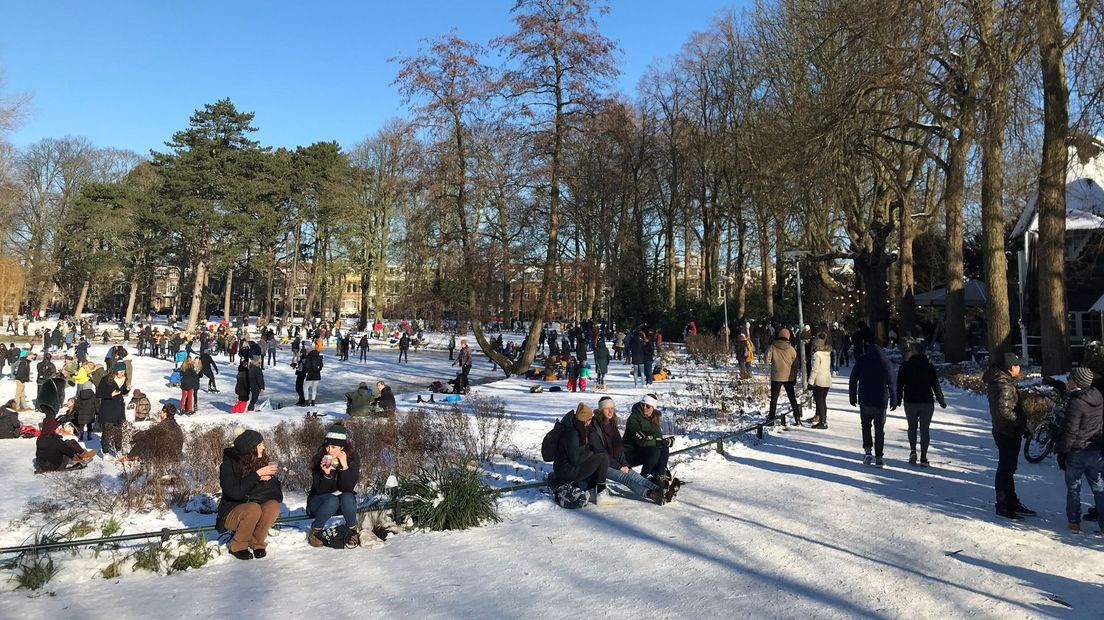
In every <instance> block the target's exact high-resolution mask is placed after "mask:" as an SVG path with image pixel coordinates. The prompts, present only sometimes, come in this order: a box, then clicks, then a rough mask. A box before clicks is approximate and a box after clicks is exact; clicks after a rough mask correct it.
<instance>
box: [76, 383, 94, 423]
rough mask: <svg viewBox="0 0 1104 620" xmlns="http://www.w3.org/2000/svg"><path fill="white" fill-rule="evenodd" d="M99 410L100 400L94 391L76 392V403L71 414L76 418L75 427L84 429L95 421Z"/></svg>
mask: <svg viewBox="0 0 1104 620" xmlns="http://www.w3.org/2000/svg"><path fill="white" fill-rule="evenodd" d="M99 410H100V399H99V397H98V396H96V392H95V391H94V390H77V402H76V404H74V405H73V413H74V414H75V415H76V416H77V427H78V428H84V427H86V426H88V425H89V424H91V423H92V422H93V421H95V419H96V414H97V413H98V412H99Z"/></svg>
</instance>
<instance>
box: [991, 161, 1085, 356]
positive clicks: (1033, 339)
mask: <svg viewBox="0 0 1104 620" xmlns="http://www.w3.org/2000/svg"><path fill="white" fill-rule="evenodd" d="M1012 238H1013V243H1019V244H1020V250H1019V252H1018V258H1019V272H1020V273H1021V274H1024V275H1025V276H1026V277H1022V278H1020V283H1019V289H1020V290H1019V294H1020V307H1021V308H1022V311H1023V314H1022V320H1023V322H1024V324H1025V325H1026V326H1027V334H1028V341H1029V344H1030V345H1032V351H1031V355H1032V357H1033V358H1035V359H1038V356H1039V352H1038V350H1037V344H1038V337H1039V316H1038V253H1037V244H1038V239H1039V215H1038V211H1037V209H1036V199H1035V198H1033V199H1032V200H1031V201H1029V202H1028V204H1027V208H1025V209H1024V211H1023V213H1022V214H1021V215H1020V218H1019V220H1017V222H1016V227H1015V228H1014V229H1013V231H1012ZM1102 250H1104V154H1100V155H1097V156H1096V157H1093V158H1090V159H1088V160H1087V161H1082V160H1081V159H1080V158H1079V157H1078V154H1077V150H1076V149H1074V148H1072V147H1071V148H1070V164H1069V169H1068V170H1067V173H1066V310H1067V312H1068V313H1069V334H1070V341H1071V343H1072V344H1073V347H1074V357H1075V358H1076V357H1079V356H1080V352H1079V349H1080V348H1081V347H1083V346H1084V344H1085V343H1086V342H1089V341H1091V340H1099V339H1100V338H1101V335H1102V334H1101V327H1102V322H1101V317H1100V316H1099V314H1100V310H1101V308H1104V301H1102V298H1104V254H1102ZM1015 319H1016V317H1015V316H1014V317H1013V320H1015Z"/></svg>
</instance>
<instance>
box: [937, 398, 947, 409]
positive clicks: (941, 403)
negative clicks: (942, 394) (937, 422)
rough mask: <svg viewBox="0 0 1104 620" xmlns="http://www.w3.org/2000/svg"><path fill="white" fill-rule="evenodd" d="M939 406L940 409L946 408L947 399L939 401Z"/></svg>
mask: <svg viewBox="0 0 1104 620" xmlns="http://www.w3.org/2000/svg"><path fill="white" fill-rule="evenodd" d="M939 408H940V409H946V408H947V401H944V400H941V401H939Z"/></svg>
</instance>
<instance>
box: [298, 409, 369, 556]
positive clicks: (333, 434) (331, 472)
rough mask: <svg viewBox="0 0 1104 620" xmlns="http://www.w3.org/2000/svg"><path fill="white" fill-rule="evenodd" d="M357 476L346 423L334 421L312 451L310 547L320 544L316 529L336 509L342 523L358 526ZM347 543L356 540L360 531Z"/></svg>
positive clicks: (324, 522) (355, 460)
mask: <svg viewBox="0 0 1104 620" xmlns="http://www.w3.org/2000/svg"><path fill="white" fill-rule="evenodd" d="M359 480H360V459H359V458H357V455H356V452H355V451H354V450H353V446H352V445H350V444H349V441H348V438H347V437H346V432H345V426H344V425H343V424H334V425H333V426H331V427H330V429H329V430H328V431H326V438H325V440H324V441H323V444H322V446H321V447H320V448H318V452H317V453H316V454H315V455H314V463H313V465H312V468H311V488H310V492H309V493H308V494H307V514H309V515H311V516H313V517H314V522H313V523H312V524H311V529H310V535H309V536H308V538H307V541H308V542H309V543H310V544H311V546H312V547H321V546H322V544H323V543H322V540H321V539H319V538H318V532H319V531H321V530H322V528H324V527H326V521H328V520H329V519H330V518H331V517H333V516H334V515H336V514H337V513H338V512H340V513H341V516H342V517H343V518H344V519H345V527H347V528H350V529H352V530H357V529H358V528H357V496H356V485H357V481H359ZM352 536H353V537H355V540H354V539H350V540H347V541H346V543H352V544H354V545H355V544H359V543H360V538H359V534H357V533H354V534H353V535H352Z"/></svg>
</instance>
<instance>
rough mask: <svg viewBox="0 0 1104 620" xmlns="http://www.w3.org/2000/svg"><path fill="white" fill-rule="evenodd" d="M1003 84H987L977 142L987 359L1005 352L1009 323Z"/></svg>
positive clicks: (998, 356)
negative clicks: (982, 128) (987, 96)
mask: <svg viewBox="0 0 1104 620" xmlns="http://www.w3.org/2000/svg"><path fill="white" fill-rule="evenodd" d="M1007 97H1008V93H1007V87H1006V84H1005V83H1004V81H1003V80H996V81H995V82H994V83H993V84H992V86H991V93H990V100H989V101H988V102H986V108H988V109H987V111H986V117H987V118H986V123H985V133H984V134H982V137H981V140H980V144H981V228H982V252H983V254H984V262H985V286H986V289H987V291H986V296H987V300H986V304H985V309H986V320H987V322H988V334H989V335H988V339H987V343H988V347H989V356H990V359H993V360H997V359H999V358H1000V357H1001V356H1003V355H1004V353H1006V352H1008V351H1009V350H1010V349H1009V346H1010V337H1011V325H1010V323H1009V312H1008V261H1007V259H1006V258H1005V256H1004V205H1003V201H1002V199H1001V192H1002V191H1003V188H1004V121H1005V118H1006V116H1005V109H1006V107H1007Z"/></svg>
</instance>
